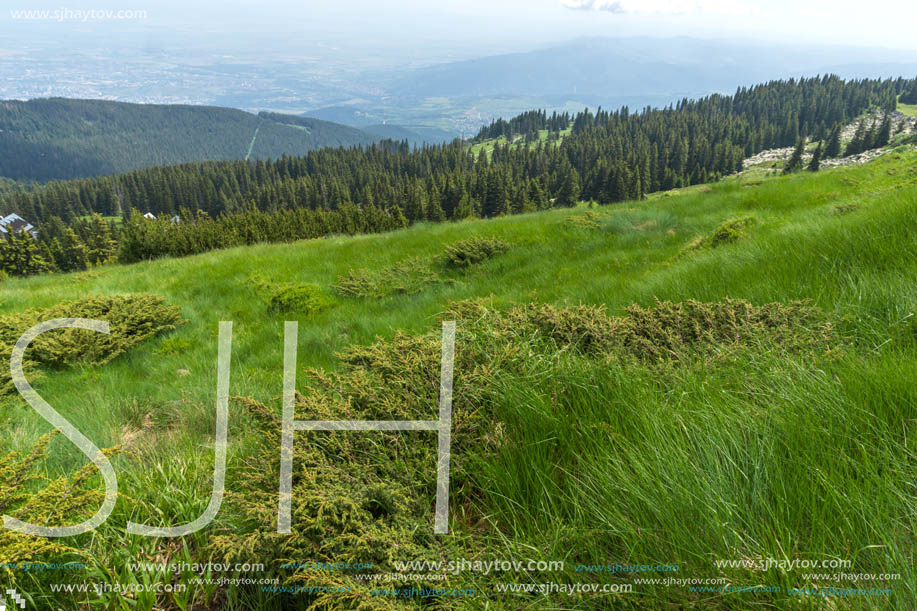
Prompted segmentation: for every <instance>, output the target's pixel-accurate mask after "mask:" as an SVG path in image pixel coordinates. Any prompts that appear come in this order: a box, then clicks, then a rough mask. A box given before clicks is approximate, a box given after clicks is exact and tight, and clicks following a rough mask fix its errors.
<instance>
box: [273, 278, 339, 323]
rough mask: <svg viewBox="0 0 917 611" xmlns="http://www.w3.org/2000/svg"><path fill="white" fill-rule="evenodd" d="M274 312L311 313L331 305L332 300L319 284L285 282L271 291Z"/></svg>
mask: <svg viewBox="0 0 917 611" xmlns="http://www.w3.org/2000/svg"><path fill="white" fill-rule="evenodd" d="M268 305H269V306H270V309H271V311H272V312H297V313H301V314H306V315H311V314H316V313H318V312H321V311H323V310H327V309H328V308H330V307H331V305H332V304H331V300H330V299H328V297H327V296H326V295H325V293H324V291H322V289H321V287H319V286H318V285H317V284H285V285H280V286H276V287H274V288H273V289H271V291H270V296H269V298H268Z"/></svg>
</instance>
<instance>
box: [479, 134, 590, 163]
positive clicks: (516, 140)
mask: <svg viewBox="0 0 917 611" xmlns="http://www.w3.org/2000/svg"><path fill="white" fill-rule="evenodd" d="M572 131H573V128H572V127H568V128H567V129H564V130H561V131H560V132H558V138H557V140H555V141H554V146H560V143H561V142H563V141H564V138H566V137H567V136H569V135H570V133H571V132H572ZM548 134H549V132H548V130H546V129H542V130H539V131H538V141H537V142H529V143H528V148H530V149H533V148H535V147H536V146H537V145H538V142H547V140H548ZM507 142H508V140H507V138H506V137H505V136H500V137H499V138H490V139H488V140H482V141H481V142H477V143H475V144H472V145H471V147H470V148H471V152H472V153H474V154H475V155H478V154H479V153H480V152H481V151H482V150H484V151H486V153H487V157H488V159H489V158H490V156H491V155H492V154H493V151H494V147H495V146H496V145H498V144H499V145H500V146H503V145H504V144H506V143H507ZM523 145H525V137H524V136H514V137H513V148H518V147H519V146H523Z"/></svg>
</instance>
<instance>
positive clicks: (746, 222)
mask: <svg viewBox="0 0 917 611" xmlns="http://www.w3.org/2000/svg"><path fill="white" fill-rule="evenodd" d="M754 224H755V219H754V217H750V216H746V217H743V218H738V219H730V220H728V221H726V222H725V223H723V224H722V225H720V226H719V227H717V228H716V230H715V231H714V232H713V235H712V236H710V241H709V244H710V246H711V247H712V248H717V247H718V246H722V245H724V244H732V243H733V242H738V241H739V240H740V239H742V238H744V237H745V235H746V230H747V229H748V228H749V227H751V226H752V225H754Z"/></svg>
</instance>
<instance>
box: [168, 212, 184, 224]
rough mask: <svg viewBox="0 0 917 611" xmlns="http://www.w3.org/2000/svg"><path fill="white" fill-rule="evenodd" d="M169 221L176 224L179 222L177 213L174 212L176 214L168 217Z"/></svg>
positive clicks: (179, 218)
mask: <svg viewBox="0 0 917 611" xmlns="http://www.w3.org/2000/svg"><path fill="white" fill-rule="evenodd" d="M169 221H170V222H171V223H172V224H173V225H178V224H179V223H181V217H180V216H178V215H177V214H176V215H175V216H173V217H172V218H171V219H169Z"/></svg>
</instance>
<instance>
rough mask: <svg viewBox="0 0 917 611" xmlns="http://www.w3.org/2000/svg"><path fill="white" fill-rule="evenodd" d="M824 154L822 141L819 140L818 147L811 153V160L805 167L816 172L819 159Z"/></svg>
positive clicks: (819, 167) (819, 162)
mask: <svg viewBox="0 0 917 611" xmlns="http://www.w3.org/2000/svg"><path fill="white" fill-rule="evenodd" d="M823 154H824V143H823V142H819V143H818V148H817V149H815V154H813V155H812V161H810V162H809V167H808V168H807V169H808V170H809V171H810V172H817V171H818V170H819V169H821V159H822V155H823Z"/></svg>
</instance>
